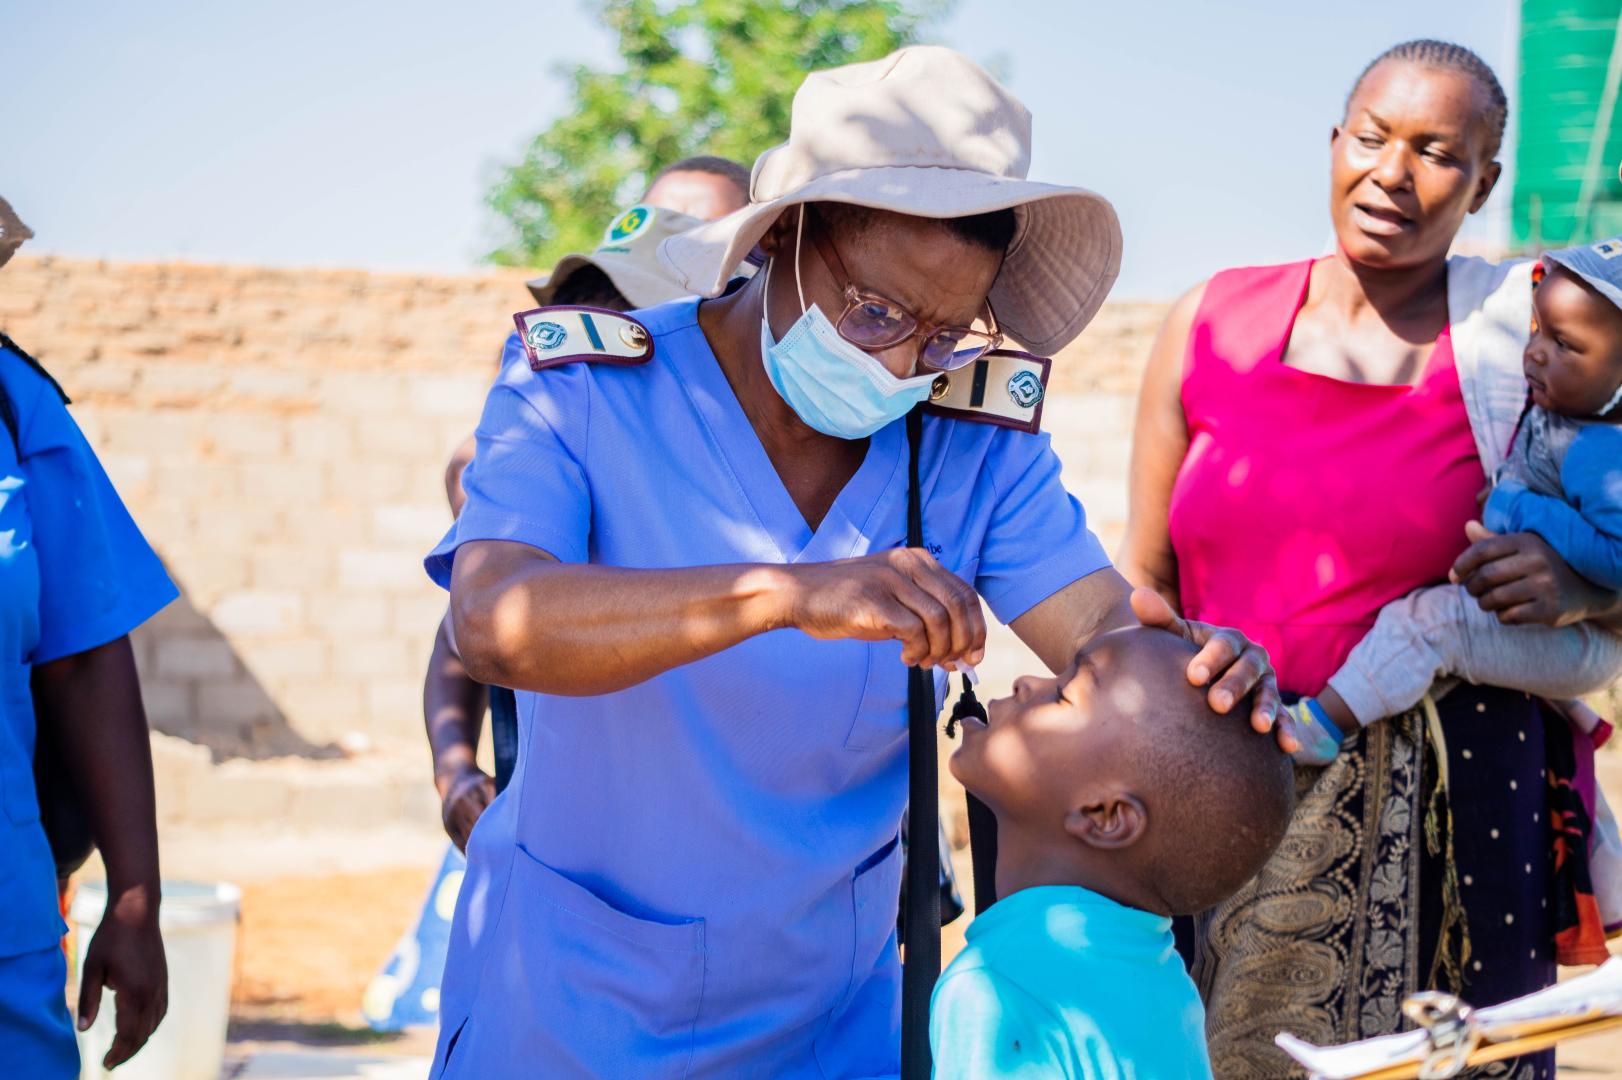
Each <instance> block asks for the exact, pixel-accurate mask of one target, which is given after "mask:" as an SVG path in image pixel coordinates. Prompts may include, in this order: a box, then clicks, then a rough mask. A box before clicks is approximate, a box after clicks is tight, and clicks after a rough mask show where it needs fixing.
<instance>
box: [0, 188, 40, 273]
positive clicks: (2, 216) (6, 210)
mask: <svg viewBox="0 0 1622 1080" xmlns="http://www.w3.org/2000/svg"><path fill="white" fill-rule="evenodd" d="M33 235H34V230H32V229H30V228H29V227H28V226H27V225H24V224H23V223H22V219H21V218H19V217H18V216H17V211H15V210H13V209H12V208H11V204H10V203H8V202H6V200H4V199H0V266H4V265H6V263H7V262H9V261H10V260H11V257H12V256H13V255H15V254H16V253H17V249H18V248H19V247H21V246H22V244H23V241H24V240H28V239H31V238H32V237H33Z"/></svg>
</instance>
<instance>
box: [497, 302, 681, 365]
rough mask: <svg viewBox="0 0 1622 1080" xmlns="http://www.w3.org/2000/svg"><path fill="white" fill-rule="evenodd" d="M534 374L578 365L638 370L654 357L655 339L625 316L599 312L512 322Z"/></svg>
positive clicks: (542, 314)
mask: <svg viewBox="0 0 1622 1080" xmlns="http://www.w3.org/2000/svg"><path fill="white" fill-rule="evenodd" d="M513 322H514V323H515V324H516V325H517V327H518V340H520V341H522V342H523V343H524V353H525V355H527V356H528V357H529V366H530V370H532V371H545V370H546V369H547V368H550V367H557V366H558V365H559V364H569V363H573V362H575V361H576V360H584V361H588V362H596V363H599V364H622V365H627V366H630V365H635V364H643V363H646V362H647V361H648V360H650V359H651V358H652V357H653V335H652V334H650V333H648V328H647V327H646V326H643V325H642V324H641V323H639V322H637V321H636V320H635V319H633V318H631V317H630V316H629V315H627V314H625V313H624V312H621V311H609V310H608V309H607V308H595V307H543V308H534V309H532V310H530V311H520V312H519V313H518V314H516V315H514V316H513Z"/></svg>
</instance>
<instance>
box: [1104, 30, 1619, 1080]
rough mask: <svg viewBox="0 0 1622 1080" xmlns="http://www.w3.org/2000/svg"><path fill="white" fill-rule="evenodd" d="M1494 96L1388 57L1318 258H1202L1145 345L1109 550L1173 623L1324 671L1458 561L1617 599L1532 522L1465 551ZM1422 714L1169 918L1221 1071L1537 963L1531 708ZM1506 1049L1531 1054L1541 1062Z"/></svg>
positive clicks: (1535, 978) (1564, 591) (1524, 979)
mask: <svg viewBox="0 0 1622 1080" xmlns="http://www.w3.org/2000/svg"><path fill="white" fill-rule="evenodd" d="M1505 114H1506V103H1505V98H1504V93H1503V90H1502V89H1501V87H1500V86H1499V84H1498V80H1497V79H1496V78H1495V77H1494V75H1493V73H1492V71H1491V70H1490V69H1489V68H1488V67H1487V66H1486V64H1484V63H1483V62H1482V61H1481V60H1480V59H1479V58H1478V57H1477V56H1475V54H1474V53H1471V52H1469V51H1468V50H1466V49H1463V48H1461V47H1458V46H1453V45H1445V44H1442V43H1439V42H1410V43H1408V44H1406V45H1401V46H1397V47H1396V48H1394V49H1392V50H1390V51H1389V52H1387V53H1386V54H1385V55H1383V56H1382V57H1380V58H1379V59H1378V60H1376V61H1375V63H1374V64H1372V65H1370V67H1369V68H1368V69H1367V70H1366V71H1365V72H1364V74H1363V76H1362V78H1361V79H1360V80H1359V81H1358V83H1357V85H1356V86H1355V87H1354V89H1353V92H1352V95H1351V98H1350V100H1349V101H1348V103H1347V112H1346V116H1345V119H1344V120H1343V121H1342V122H1341V124H1340V126H1338V127H1336V128H1335V130H1334V135H1333V140H1332V143H1331V153H1332V174H1331V212H1332V215H1333V219H1334V226H1335V233H1336V238H1337V241H1338V243H1337V250H1336V252H1335V254H1334V255H1332V256H1330V257H1327V258H1323V259H1318V260H1308V261H1303V262H1299V263H1294V264H1291V265H1286V266H1275V267H1259V268H1249V269H1240V270H1230V271H1226V272H1224V273H1220V274H1217V275H1216V276H1215V277H1213V278H1211V279H1210V281H1208V282H1207V283H1206V284H1204V285H1202V286H1200V287H1199V288H1197V289H1195V290H1194V291H1192V292H1191V293H1189V294H1188V295H1187V296H1185V297H1183V299H1182V300H1181V301H1179V302H1178V304H1177V305H1176V307H1175V308H1174V309H1173V311H1172V313H1171V315H1170V317H1169V318H1168V320H1167V323H1166V325H1165V327H1164V328H1163V330H1162V331H1161V334H1160V337H1159V339H1158V340H1157V342H1156V344H1155V348H1154V351H1153V354H1152V356H1151V359H1150V362H1149V367H1148V370H1147V372H1146V375H1145V379H1144V387H1143V394H1142V399H1141V402H1140V406H1139V413H1138V429H1137V439H1136V445H1135V447H1134V452H1133V460H1132V516H1131V523H1130V527H1129V532H1128V538H1127V543H1126V550H1125V551H1124V553H1123V558H1122V559H1121V563H1120V568H1121V571H1122V572H1123V573H1124V574H1126V576H1127V577H1128V578H1129V579H1132V580H1133V582H1134V583H1135V584H1139V585H1148V586H1150V587H1152V588H1154V589H1156V590H1157V591H1159V592H1160V593H1161V594H1162V595H1164V596H1165V597H1166V598H1167V599H1168V600H1169V601H1170V602H1171V603H1172V604H1173V605H1174V606H1175V607H1177V608H1178V609H1179V610H1180V611H1182V612H1183V613H1184V614H1185V615H1187V616H1189V617H1192V618H1196V619H1200V620H1203V621H1209V622H1214V623H1219V624H1223V625H1229V626H1236V627H1239V628H1241V629H1242V630H1243V631H1244V632H1245V633H1246V634H1248V635H1249V636H1250V637H1251V638H1253V639H1254V640H1256V641H1258V642H1259V643H1261V644H1262V645H1264V646H1265V647H1266V648H1267V650H1268V652H1269V654H1270V655H1271V656H1272V659H1273V663H1274V665H1275V668H1276V670H1277V672H1278V676H1279V684H1280V687H1281V688H1282V689H1283V690H1285V691H1287V692H1291V693H1294V694H1297V695H1309V694H1316V693H1318V692H1319V691H1321V690H1322V689H1323V687H1324V685H1325V683H1326V681H1327V679H1328V677H1329V676H1330V675H1331V674H1332V673H1333V672H1334V671H1335V670H1336V669H1337V668H1338V667H1339V666H1340V664H1341V663H1342V661H1343V660H1344V659H1345V658H1346V655H1347V654H1348V653H1349V652H1350V651H1351V649H1352V647H1353V646H1354V645H1356V644H1357V642H1358V641H1359V639H1360V638H1361V637H1362V636H1363V634H1364V633H1365V632H1367V631H1368V629H1369V628H1370V627H1371V626H1372V625H1373V623H1374V619H1375V616H1376V614H1377V613H1378V612H1379V610H1380V608H1381V607H1382V606H1383V605H1385V604H1386V603H1388V602H1390V601H1392V600H1395V599H1397V598H1398V597H1401V596H1403V595H1404V594H1406V593H1408V592H1410V591H1411V590H1413V589H1416V588H1419V587H1420V586H1424V585H1429V584H1435V583H1437V582H1441V581H1445V580H1446V578H1447V575H1448V571H1449V569H1450V568H1451V567H1453V566H1454V565H1455V560H1458V561H1459V564H1460V565H1461V566H1463V567H1464V568H1465V569H1466V571H1473V572H1470V573H1469V574H1468V576H1469V577H1470V579H1471V580H1470V584H1471V591H1472V592H1473V593H1474V594H1475V595H1477V596H1480V597H1482V603H1483V606H1484V607H1488V608H1489V610H1498V611H1506V610H1508V609H1512V608H1519V611H1517V612H1516V614H1515V616H1514V617H1517V618H1518V617H1522V616H1524V615H1526V614H1529V613H1534V612H1535V611H1538V610H1541V611H1544V612H1548V613H1551V617H1553V616H1554V615H1556V614H1557V615H1558V617H1559V618H1560V619H1561V620H1562V621H1574V620H1577V619H1582V618H1586V617H1590V616H1596V615H1607V616H1608V615H1609V614H1611V613H1613V612H1614V611H1615V610H1616V609H1617V608H1618V606H1619V605H1618V600H1617V598H1616V597H1615V596H1611V595H1601V594H1597V593H1596V592H1594V591H1593V590H1592V589H1590V588H1588V587H1586V586H1585V584H1584V583H1583V582H1582V581H1581V579H1580V578H1578V577H1577V576H1576V575H1575V574H1573V573H1572V572H1571V570H1570V569H1569V568H1568V567H1566V566H1565V565H1564V564H1563V563H1561V562H1560V560H1559V558H1558V556H1556V555H1555V554H1554V553H1553V552H1552V551H1551V550H1550V549H1549V548H1548V547H1547V545H1545V544H1543V543H1542V541H1541V540H1539V539H1538V538H1536V537H1533V536H1517V537H1513V538H1508V537H1506V538H1499V539H1496V540H1489V541H1484V542H1483V543H1482V544H1478V545H1476V547H1475V548H1474V549H1472V553H1471V554H1470V555H1468V556H1464V557H1462V558H1461V554H1462V553H1463V552H1464V551H1465V548H1466V545H1467V542H1468V541H1467V539H1466V534H1465V523H1466V522H1468V521H1470V520H1472V519H1473V518H1475V517H1476V516H1477V513H1478V509H1477V502H1476V497H1477V494H1478V493H1479V492H1480V491H1481V490H1482V488H1483V486H1484V484H1485V480H1486V478H1485V476H1484V474H1483V469H1482V466H1481V463H1480V459H1479V457H1478V451H1477V445H1476V443H1475V441H1474V438H1473V436H1472V428H1471V423H1470V417H1469V415H1467V412H1466V408H1465V404H1464V400H1463V397H1462V396H1461V390H1460V382H1459V375H1458V371H1457V370H1456V369H1455V365H1454V354H1453V343H1452V332H1451V327H1450V324H1449V314H1448V312H1449V305H1448V299H1449V286H1448V282H1449V272H1448V262H1447V254H1448V249H1449V247H1450V246H1451V244H1452V242H1453V238H1454V235H1455V234H1456V233H1457V231H1458V229H1459V226H1460V225H1461V224H1462V222H1463V221H1464V218H1465V217H1466V215H1468V214H1471V213H1474V212H1476V211H1477V210H1479V209H1480V208H1481V206H1482V205H1483V204H1484V203H1485V202H1486V200H1487V197H1488V196H1489V195H1490V194H1491V192H1492V189H1493V186H1494V184H1495V183H1496V182H1497V179H1498V175H1499V165H1498V163H1497V162H1496V161H1495V160H1494V159H1495V157H1496V155H1497V153H1498V149H1499V145H1500V142H1501V139H1502V136H1503V130H1504V122H1505ZM1514 347H1515V348H1516V349H1517V350H1518V348H1519V346H1518V345H1516V346H1514ZM1517 357H1518V352H1517ZM1505 554H1507V556H1508V557H1506V558H1491V557H1490V556H1497V555H1505ZM1467 560H1468V561H1467ZM1478 565H1479V566H1480V569H1474V568H1476V567H1477V566H1478ZM1529 599H1531V600H1534V601H1536V606H1535V607H1534V608H1526V607H1522V606H1521V605H1523V604H1525V603H1526V602H1527V601H1528V600H1529ZM1440 708H1441V725H1440V726H1441V728H1442V731H1443V732H1444V733H1445V737H1444V738H1442V739H1440V740H1438V739H1437V738H1436V734H1437V733H1435V732H1432V731H1429V730H1428V727H1427V725H1426V723H1425V721H1424V715H1423V713H1422V712H1420V711H1419V710H1415V711H1414V712H1411V713H1409V714H1407V715H1404V716H1401V717H1392V718H1389V719H1388V720H1386V721H1384V722H1382V723H1378V724H1374V725H1371V726H1370V727H1369V728H1368V729H1367V730H1366V731H1364V732H1362V733H1361V734H1353V735H1350V736H1348V737H1347V740H1346V743H1345V749H1344V750H1343V752H1342V753H1341V755H1340V757H1339V758H1338V759H1337V760H1336V761H1335V762H1334V763H1333V764H1331V765H1330V766H1329V767H1328V768H1325V769H1322V770H1310V771H1308V770H1302V773H1301V776H1300V780H1301V783H1302V786H1303V798H1302V802H1301V805H1300V809H1299V810H1298V812H1297V816H1296V820H1295V823H1294V824H1293V825H1292V827H1291V833H1290V836H1289V837H1288V838H1287V839H1286V840H1285V842H1284V844H1283V846H1282V847H1281V848H1280V850H1279V853H1278V855H1277V856H1275V858H1274V859H1273V861H1272V862H1271V863H1269V865H1268V867H1267V868H1266V869H1265V870H1264V871H1263V873H1262V874H1261V875H1260V876H1259V877H1258V878H1257V879H1256V880H1255V881H1253V882H1252V883H1251V884H1250V885H1249V886H1247V887H1246V889H1244V890H1242V891H1241V892H1240V894H1239V895H1238V896H1236V897H1234V898H1233V899H1232V900H1230V901H1229V902H1227V903H1225V904H1224V905H1222V906H1221V907H1219V908H1218V909H1216V910H1214V911H1212V912H1209V913H1207V915H1206V916H1204V917H1202V918H1201V919H1199V920H1197V923H1196V925H1195V926H1194V927H1193V928H1192V931H1191V932H1190V933H1189V934H1188V935H1187V940H1186V942H1185V943H1186V944H1187V945H1188V947H1189V949H1190V951H1191V953H1192V955H1193V968H1194V974H1195V978H1196V980H1197V981H1198V982H1199V983H1200V986H1201V990H1202V993H1203V994H1205V995H1206V998H1207V1025H1208V1027H1207V1030H1208V1034H1209V1036H1210V1040H1211V1061H1212V1066H1213V1070H1214V1072H1215V1073H1216V1075H1218V1076H1221V1077H1223V1078H1224V1080H1228V1078H1241V1077H1274V1076H1277V1077H1283V1076H1293V1075H1296V1073H1297V1070H1295V1069H1294V1068H1293V1067H1292V1066H1291V1064H1290V1063H1289V1062H1288V1059H1286V1058H1285V1057H1284V1056H1283V1055H1282V1053H1280V1052H1279V1051H1278V1050H1276V1049H1275V1048H1274V1046H1273V1044H1272V1039H1273V1036H1274V1035H1275V1034H1277V1033H1278V1032H1279V1031H1281V1030H1285V1031H1291V1032H1294V1033H1295V1034H1297V1035H1300V1036H1302V1037H1304V1038H1307V1039H1309V1040H1311V1041H1314V1042H1319V1043H1329V1042H1337V1041H1343V1040H1347V1039H1354V1038H1360V1037H1363V1036H1370V1035H1377V1034H1383V1033H1386V1032H1390V1031H1395V1030H1397V1029H1399V1028H1400V1027H1401V1026H1402V1018H1401V1014H1400V1006H1401V1003H1402V999H1403V998H1404V997H1405V996H1406V995H1407V994H1409V993H1411V992H1413V991H1415V990H1419V989H1424V988H1427V987H1431V986H1443V987H1448V988H1453V989H1458V990H1461V991H1462V993H1463V994H1464V995H1465V996H1466V998H1467V999H1468V1000H1470V1001H1472V1002H1473V1003H1474V1004H1477V1005H1481V1004H1488V1003H1491V1002H1494V1001H1498V1000H1502V999H1503V998H1506V997H1510V996H1513V995H1515V994H1520V993H1524V992H1527V991H1530V990H1532V989H1535V988H1537V987H1540V986H1543V985H1546V984H1548V983H1550V982H1552V981H1553V979H1554V974H1555V968H1554V949H1553V938H1554V927H1555V925H1556V912H1555V911H1554V910H1553V908H1554V907H1556V906H1557V901H1556V896H1557V893H1556V890H1554V888H1553V885H1552V882H1551V877H1550V873H1549V871H1548V869H1547V866H1548V863H1547V852H1548V850H1549V837H1548V835H1547V830H1548V828H1549V823H1548V816H1547V813H1546V805H1545V800H1546V795H1545V785H1544V777H1543V770H1544V762H1545V751H1544V738H1545V728H1544V720H1543V718H1542V716H1541V715H1540V713H1539V711H1538V706H1537V704H1536V703H1535V702H1533V701H1532V700H1530V699H1529V698H1528V697H1527V696H1526V695H1525V694H1522V693H1518V692H1515V691H1513V690H1504V689H1494V688H1481V687H1473V686H1463V687H1461V688H1460V689H1458V690H1456V691H1454V692H1453V693H1452V694H1450V695H1448V696H1447V697H1445V698H1444V699H1443V700H1442V702H1441V705H1440ZM1483 714H1488V715H1487V717H1486V719H1489V720H1490V721H1491V722H1490V723H1484V722H1482V721H1483ZM1438 746H1443V747H1445V750H1444V751H1443V753H1445V755H1446V757H1447V759H1448V761H1447V765H1448V769H1449V772H1450V785H1449V790H1448V791H1446V792H1441V791H1440V790H1439V789H1440V788H1441V784H1440V782H1439V777H1440V776H1441V770H1440V769H1438V768H1437V761H1436V756H1437V747H1438ZM1438 794H1441V795H1443V796H1444V797H1443V798H1433V796H1435V795H1438ZM1449 806H1450V808H1451V820H1452V823H1453V830H1452V832H1451V835H1449V830H1448V828H1447V824H1448V814H1447V809H1448V808H1449ZM1466 942H1468V944H1466ZM1505 1068H1506V1071H1505V1072H1504V1073H1502V1074H1495V1075H1513V1076H1517V1077H1542V1076H1548V1075H1550V1074H1551V1072H1552V1068H1553V1058H1552V1054H1545V1055H1538V1056H1536V1057H1531V1058H1525V1059H1520V1060H1519V1061H1517V1062H1515V1063H1512V1064H1511V1065H1509V1066H1506V1067H1505Z"/></svg>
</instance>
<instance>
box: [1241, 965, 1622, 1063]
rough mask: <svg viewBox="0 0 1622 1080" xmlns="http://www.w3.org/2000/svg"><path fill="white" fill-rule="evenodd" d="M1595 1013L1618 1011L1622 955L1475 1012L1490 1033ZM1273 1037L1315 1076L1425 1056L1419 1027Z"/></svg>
mask: <svg viewBox="0 0 1622 1080" xmlns="http://www.w3.org/2000/svg"><path fill="white" fill-rule="evenodd" d="M1595 1013H1600V1014H1605V1015H1609V1016H1622V957H1614V958H1612V959H1611V960H1608V961H1607V962H1606V963H1604V964H1603V965H1601V966H1600V967H1598V968H1596V969H1595V970H1593V971H1590V972H1589V973H1588V974H1586V975H1579V976H1577V977H1576V978H1575V979H1568V980H1567V981H1565V982H1563V983H1559V984H1557V985H1555V986H1551V987H1549V988H1548V989H1546V990H1539V991H1538V992H1537V993H1535V994H1528V995H1526V996H1525V997H1521V998H1516V999H1515V1000H1514V1001H1506V1002H1504V1003H1503V1004H1502V1005H1492V1006H1489V1007H1487V1008H1485V1009H1478V1010H1476V1014H1475V1017H1476V1022H1477V1023H1478V1024H1480V1025H1481V1027H1482V1028H1483V1030H1484V1031H1486V1032H1487V1033H1488V1035H1489V1036H1490V1035H1491V1032H1492V1029H1493V1028H1494V1026H1498V1025H1504V1024H1525V1023H1528V1022H1536V1021H1542V1020H1559V1019H1561V1018H1565V1017H1578V1016H1587V1015H1590V1014H1595ZM1273 1041H1274V1042H1275V1043H1277V1044H1278V1046H1279V1049H1281V1050H1283V1051H1284V1052H1285V1053H1286V1054H1289V1055H1290V1056H1291V1057H1292V1058H1294V1059H1295V1060H1296V1061H1297V1062H1299V1063H1300V1064H1301V1065H1302V1066H1303V1067H1304V1068H1305V1069H1306V1070H1307V1071H1308V1072H1310V1073H1312V1075H1313V1077H1314V1078H1315V1080H1351V1078H1352V1077H1357V1076H1362V1075H1363V1074H1365V1073H1371V1072H1375V1071H1377V1070H1379V1069H1387V1068H1390V1067H1391V1066H1393V1065H1402V1064H1405V1063H1411V1062H1415V1061H1418V1060H1419V1059H1420V1058H1421V1057H1423V1056H1424V1054H1425V1051H1426V1050H1427V1048H1428V1045H1429V1044H1428V1041H1427V1040H1426V1037H1425V1033H1424V1032H1422V1031H1405V1032H1402V1033H1400V1034H1397V1035H1383V1036H1381V1037H1380V1038H1377V1039H1364V1040H1363V1041H1361V1042H1355V1043H1348V1044H1347V1045H1345V1046H1314V1045H1312V1044H1311V1043H1309V1042H1305V1041H1304V1040H1301V1039H1298V1038H1296V1037H1295V1036H1294V1035H1290V1034H1280V1035H1279V1036H1278V1037H1277V1038H1275V1039H1274V1040H1273Z"/></svg>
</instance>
